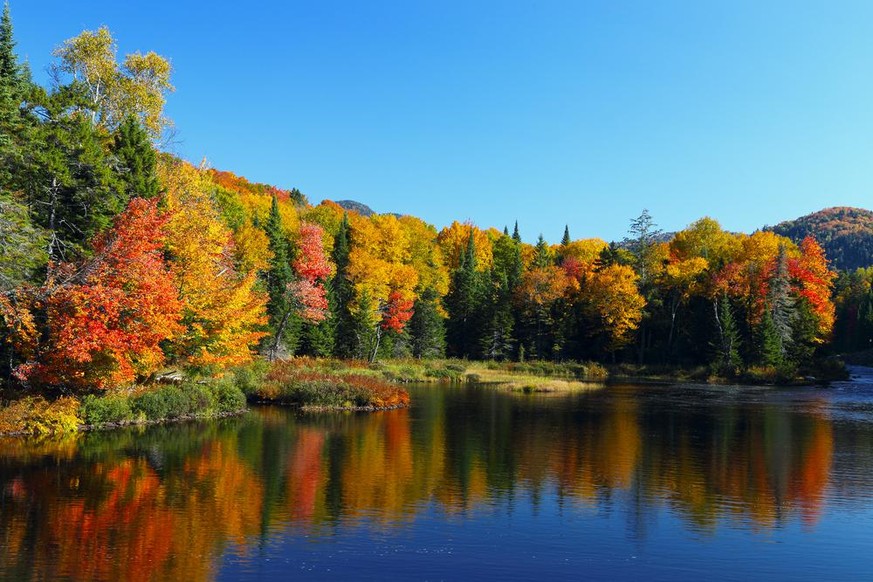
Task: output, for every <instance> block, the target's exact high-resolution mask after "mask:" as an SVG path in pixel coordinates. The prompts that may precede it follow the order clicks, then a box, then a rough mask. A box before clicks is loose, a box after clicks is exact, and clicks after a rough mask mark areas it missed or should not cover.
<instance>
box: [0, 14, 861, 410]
mask: <svg viewBox="0 0 873 582" xmlns="http://www.w3.org/2000/svg"><path fill="white" fill-rule="evenodd" d="M116 53H117V49H116V44H115V40H114V39H113V37H112V35H111V33H110V32H109V31H108V30H107V29H105V28H101V29H99V30H97V31H85V32H83V33H81V34H80V35H79V36H77V37H75V38H72V39H69V40H67V41H65V42H64V43H62V44H61V45H60V46H59V47H58V48H57V49H56V51H55V53H54V54H55V57H56V61H55V64H54V73H55V74H54V75H53V76H52V78H53V82H52V84H51V86H48V87H42V86H39V85H37V84H35V83H34V82H33V81H32V80H31V76H30V74H29V72H28V71H27V69H26V66H24V65H22V64H20V60H19V59H18V57H17V55H16V54H15V42H14V35H13V28H12V21H11V17H10V13H9V9H8V6H7V7H6V9H5V11H4V13H3V17H2V25H0V134H2V139H0V241H2V245H0V377H2V379H3V383H4V385H5V386H6V389H7V390H12V391H14V393H15V394H20V395H23V396H24V397H25V398H29V399H30V400H22V401H20V402H18V403H16V404H15V406H21V407H25V408H26V407H27V406H31V407H34V408H38V407H40V406H42V403H41V401H40V400H38V399H37V398H38V397H45V398H49V399H50V400H51V399H52V398H57V397H58V396H63V397H76V398H77V399H78V400H80V401H81V403H82V406H83V407H84V409H85V410H86V413H87V414H95V415H99V414H103V412H97V410H98V409H97V408H94V407H95V406H104V407H108V406H110V404H109V402H110V401H111V398H110V399H104V400H99V402H101V404H100V405H97V404H96V403H97V402H98V400H93V399H92V400H87V399H88V398H91V397H92V396H90V395H94V394H101V393H102V394H119V393H123V392H124V391H131V390H133V392H136V389H133V388H131V387H134V386H141V385H151V384H152V383H153V381H154V379H155V378H156V377H157V376H158V375H159V374H160V373H161V372H162V371H163V370H165V369H167V368H173V369H180V370H183V371H184V372H185V374H187V375H198V376H199V377H204V378H220V377H222V376H223V375H224V374H227V373H228V372H229V370H232V369H236V368H239V367H240V366H246V365H250V364H251V363H252V362H256V361H258V360H259V359H261V358H265V359H267V360H270V361H279V360H283V359H287V358H291V357H295V356H310V357H313V358H315V357H317V358H326V360H325V361H327V362H333V361H336V359H341V360H354V361H363V362H365V363H366V368H367V372H366V373H364V372H363V370H361V372H360V373H357V374H353V375H342V377H341V378H337V375H336V374H334V372H336V370H334V371H333V372H331V373H330V374H327V373H326V372H325V371H324V370H321V369H319V366H323V364H321V363H319V364H317V365H315V364H313V365H315V368H313V369H311V370H305V371H304V369H302V368H297V367H295V366H297V364H289V365H288V366H287V367H285V368H282V367H281V366H278V367H277V368H276V369H277V370H279V369H282V370H284V371H285V372H287V373H288V374H289V376H288V377H287V378H283V379H281V381H280V380H279V379H277V380H276V381H275V382H273V383H272V384H269V383H268V386H269V387H268V388H263V387H262V388H260V389H259V390H260V392H258V391H256V392H254V393H250V394H259V395H258V397H259V398H263V399H265V400H271V399H277V400H282V401H285V400H287V401H294V402H297V403H301V404H312V405H314V404H317V402H318V400H319V398H318V397H316V396H314V395H315V394H316V393H319V392H323V393H324V399H326V400H327V401H329V402H330V403H332V404H334V405H337V404H342V405H345V404H346V403H352V404H353V405H354V406H359V407H381V406H379V404H380V403H382V404H385V405H387V406H394V405H398V404H400V403H401V402H402V397H401V396H397V395H393V393H391V394H389V393H388V392H385V390H388V389H387V388H385V387H384V386H381V385H380V386H376V385H375V384H374V385H370V386H367V387H366V389H365V390H364V392H361V389H360V388H361V386H364V384H366V382H369V380H365V379H366V378H374V377H376V374H374V373H371V372H372V371H373V370H374V369H375V372H378V373H379V375H380V376H381V378H382V379H383V380H397V381H411V380H422V379H431V378H443V379H450V380H455V379H459V378H460V377H461V374H474V375H475V374H476V373H477V372H475V371H473V370H463V371H462V370H457V369H455V368H453V366H455V367H457V365H456V364H451V363H449V364H445V363H441V362H442V360H441V359H442V358H445V357H450V358H455V359H462V360H487V361H494V362H502V363H507V365H508V363H516V364H517V365H519V366H521V365H528V366H534V367H537V366H539V367H542V369H543V370H545V369H546V367H547V366H558V365H561V366H573V365H574V364H567V363H566V362H572V361H577V362H583V361H584V362H595V363H596V364H585V365H584V366H588V367H589V368H590V369H591V370H594V371H595V372H592V374H591V375H592V376H600V375H601V373H600V372H599V371H597V370H599V368H597V366H602V365H620V364H623V363H624V364H634V365H637V366H652V365H657V366H662V367H673V368H681V369H690V368H695V367H704V368H706V369H707V370H708V372H709V375H711V376H713V377H719V378H727V379H742V378H747V377H749V375H750V374H754V371H755V370H759V369H765V370H773V371H774V374H773V378H774V379H776V380H780V379H793V378H797V377H799V376H803V375H807V374H808V375H817V374H811V373H808V372H807V370H809V369H814V368H815V367H816V362H819V361H822V360H821V357H822V356H823V355H825V354H826V353H827V351H828V349H829V344H830V342H831V341H832V338H833V335H832V333H833V329H834V327H835V317H836V314H845V316H846V321H845V322H838V323H837V325H836V329H837V330H843V329H844V327H845V326H851V325H853V324H852V323H851V322H852V321H854V319H853V318H854V317H856V315H857V314H858V313H860V312H859V311H858V309H855V308H854V307H851V306H852V305H855V303H858V302H860V303H863V301H868V300H869V297H870V291H869V278H866V279H865V278H864V277H861V278H860V279H857V280H856V279H852V280H851V281H850V282H849V283H846V284H845V285H843V286H842V287H840V289H842V290H843V291H844V292H843V293H842V295H839V297H840V298H841V301H842V302H841V303H840V305H841V309H840V310H838V311H835V305H834V302H833V301H832V295H831V292H832V288H833V281H834V279H835V278H836V276H837V274H836V273H835V272H833V271H832V270H831V269H830V268H829V267H828V262H827V259H826V257H825V256H824V253H823V252H822V249H821V247H820V246H819V245H818V244H817V243H816V241H815V240H814V239H813V238H811V237H808V238H806V239H804V240H803V241H802V242H801V243H799V244H795V243H794V242H792V241H791V240H790V239H788V238H785V237H782V236H779V235H777V234H774V233H773V232H755V233H753V234H751V235H746V234H736V233H731V232H727V231H725V230H723V229H722V228H721V227H720V226H719V224H718V222H716V221H715V220H713V219H711V218H702V219H700V220H699V221H697V222H695V223H693V224H691V225H690V226H689V227H688V228H686V229H685V230H682V231H680V232H678V233H676V234H675V235H672V236H663V235H662V233H660V231H659V230H658V229H657V228H656V227H655V224H654V222H653V220H652V218H651V217H650V216H649V214H648V212H645V211H644V212H643V213H642V214H641V215H640V216H639V217H638V218H637V219H634V220H633V221H632V222H631V224H630V228H629V232H628V236H627V238H626V239H625V240H624V241H620V242H614V243H607V242H606V241H603V240H600V239H595V238H582V239H573V238H572V237H571V236H570V231H569V228H566V229H565V233H564V237H563V239H562V240H561V241H560V243H559V244H549V243H547V242H546V241H545V240H544V239H543V238H542V236H540V237H539V240H538V241H537V243H536V244H533V245H532V244H528V243H525V242H524V241H523V240H522V237H521V235H520V231H519V226H518V224H515V225H514V228H513V230H512V232H511V233H510V230H509V228H507V227H504V228H503V229H502V230H500V229H495V228H480V227H477V226H475V225H473V224H470V223H464V224H462V223H459V222H454V223H452V224H451V225H450V226H448V227H446V228H443V229H441V230H437V229H436V228H435V227H433V226H432V225H430V224H427V223H426V222H424V221H422V220H421V219H418V218H415V217H412V216H396V215H393V214H376V215H372V216H365V215H362V214H359V213H357V212H354V211H350V210H345V209H343V208H342V207H340V206H339V205H337V204H335V203H333V202H331V201H323V202H322V203H320V204H318V205H312V204H310V203H309V201H308V200H307V198H306V197H305V196H304V195H303V194H302V193H301V192H299V191H298V190H296V189H290V190H287V189H280V188H276V187H273V186H269V185H264V184H257V183H252V182H250V181H248V180H246V179H244V178H241V177H238V176H236V175H234V174H232V173H230V172H225V171H219V170H216V169H213V168H209V167H208V166H207V165H205V164H201V165H200V166H194V165H192V164H190V163H188V162H186V161H184V160H181V159H178V158H177V157H174V156H172V155H170V154H168V153H165V152H161V151H160V148H159V145H160V144H161V143H163V139H164V138H165V137H166V136H167V135H168V131H169V129H170V127H171V122H170V120H169V119H167V117H166V115H165V112H164V103H165V101H166V97H167V95H168V93H169V92H170V91H172V90H173V87H172V85H171V73H172V71H171V68H170V65H169V61H168V60H166V59H165V58H163V57H162V56H160V55H157V54H155V53H152V52H149V53H146V54H143V53H133V54H129V55H127V56H125V57H124V58H123V59H119V58H118V56H117V54H116ZM865 284H866V285H867V287H866V288H865V287H864V285H865ZM865 289H866V291H865ZM864 292H866V293H867V295H866V296H865V295H864ZM865 297H866V299H865ZM853 302H855V303H853ZM860 303H859V304H860ZM868 311H869V310H868ZM864 313H866V312H864ZM856 328H857V326H856V327H855V328H852V329H853V330H855V329H856ZM864 329H866V328H864ZM868 331H869V330H868ZM868 331H861V332H858V333H859V334H861V335H863V334H865V333H868ZM847 333H849V332H847ZM851 333H855V332H854V331H853V332H851ZM849 335H851V334H849ZM861 335H859V336H858V338H857V339H856V340H852V341H856V342H862V341H863V338H861ZM852 337H855V336H854V335H853V336H852ZM864 338H866V336H864ZM385 360H391V362H390V363H385V364H380V362H381V361H385ZM394 360H399V361H402V362H411V361H412V360H420V361H421V362H423V363H421V364H415V365H413V364H411V363H395V362H394ZM303 361H308V362H310V363H313V362H315V360H303ZM324 365H328V364H324ZM329 365H334V364H329ZM343 365H345V364H343ZM350 365H351V366H353V367H354V366H357V364H354V365H352V364H350ZM380 365H383V366H384V369H381V370H380V369H379V366H380ZM495 365H496V364H495ZM580 365H581V364H580ZM340 367H341V366H340ZM292 371H293V373H292ZM275 373H276V374H278V373H279V372H275ZM306 374H310V375H311V378H309V379H307V380H304V378H306V377H307V376H306ZM587 374H588V373H587V372H586V374H585V375H587ZM496 375H497V372H496V371H495V370H494V369H492V368H488V369H487V370H483V371H482V373H480V374H479V376H480V377H483V376H487V377H492V378H493V377H495V376H496ZM529 375H530V376H542V375H543V374H542V373H539V372H533V371H532V372H531V373H530V374H529ZM353 376H360V379H352V377H353ZM571 376H572V374H571ZM197 386H198V384H196V383H183V384H181V385H180V386H177V387H174V388H172V389H169V388H167V389H165V390H169V391H170V392H173V394H172V395H169V392H167V393H166V394H168V395H167V396H166V398H167V399H168V402H170V401H171V402H172V404H167V406H168V407H169V408H170V409H173V410H178V411H179V412H178V414H177V416H185V415H191V414H196V412H195V408H196V406H195V405H194V404H192V403H197V402H200V403H203V404H204V406H206V410H210V409H211V408H210V406H211V407H212V408H215V407H214V406H213V405H212V404H210V403H211V402H212V401H211V400H210V398H211V396H209V395H204V394H201V393H200V389H199V388H197ZM162 390H164V389H162ZM367 390H369V391H370V392H367ZM177 392H181V393H184V394H183V396H179V394H177ZM188 392H190V394H189V393H188ZM362 394H363V395H362ZM137 398H145V400H144V401H139V400H137V401H136V402H138V403H139V404H137V403H134V402H129V403H128V405H127V408H125V405H124V404H121V403H120V402H121V401H112V402H113V403H114V404H112V406H117V409H113V410H116V411H115V412H114V413H112V414H109V412H106V414H108V415H109V417H110V418H118V419H120V420H117V421H112V422H127V421H128V419H129V418H138V417H139V416H138V415H139V414H140V413H142V415H144V416H145V417H146V418H151V417H150V416H149V414H150V412H148V411H146V410H143V409H142V407H143V406H146V404H145V403H146V402H150V400H149V399H152V398H154V399H157V400H156V401H155V402H158V401H159V400H160V398H163V397H160V398H159V397H157V396H155V397H152V396H148V397H147V396H144V395H143V396H139V397H137ZM398 399H399V400H398ZM46 402H47V403H48V404H46V406H49V407H51V406H56V407H59V408H63V407H64V406H65V404H63V402H66V401H57V402H50V401H49V400H46ZM86 402H91V406H92V408H90V409H89V408H88V405H86ZM161 402H162V401H161ZM28 403H29V404H28ZM185 403H187V404H185ZM154 405H155V406H158V407H160V406H163V405H162V404H154ZM138 406H139V407H140V408H137V407H138ZM177 407H178V408H177ZM186 407H187V408H186ZM128 408H129V409H130V410H129V412H128ZM88 410H90V411H91V412H87V411H88ZM101 410H102V409H101ZM113 414H114V415H115V416H113ZM174 414H176V413H174ZM64 422H65V421H64Z"/></svg>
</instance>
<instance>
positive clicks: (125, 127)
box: [113, 117, 160, 200]
mask: <svg viewBox="0 0 873 582" xmlns="http://www.w3.org/2000/svg"><path fill="white" fill-rule="evenodd" d="M113 151H114V153H115V156H116V157H117V158H118V161H119V163H120V165H121V168H122V169H121V182H122V184H123V187H122V189H123V192H124V198H125V199H127V200H130V199H131V198H135V197H139V198H155V197H156V196H157V195H158V194H159V192H160V185H159V184H158V175H157V173H156V171H155V164H156V162H157V158H156V156H155V150H154V148H153V147H152V144H151V141H150V140H149V134H148V133H147V132H146V130H145V129H144V128H143V127H142V125H140V123H139V122H138V121H137V120H136V118H135V117H128V118H127V119H126V120H125V121H124V123H122V124H121V126H120V127H119V128H118V131H116V133H115V143H114V147H113Z"/></svg>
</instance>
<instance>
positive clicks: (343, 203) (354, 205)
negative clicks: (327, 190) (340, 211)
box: [336, 200, 375, 217]
mask: <svg viewBox="0 0 873 582" xmlns="http://www.w3.org/2000/svg"><path fill="white" fill-rule="evenodd" d="M336 203H337V204H338V205H339V206H340V207H341V208H345V209H346V210H351V211H352V212H357V213H358V214H360V215H361V216H364V217H370V216H373V215H374V214H375V212H373V209H372V208H370V207H369V206H367V205H366V204H364V203H363V202H357V201H355V200H337V201H336Z"/></svg>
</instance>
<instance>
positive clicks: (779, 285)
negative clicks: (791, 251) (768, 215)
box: [768, 246, 797, 357]
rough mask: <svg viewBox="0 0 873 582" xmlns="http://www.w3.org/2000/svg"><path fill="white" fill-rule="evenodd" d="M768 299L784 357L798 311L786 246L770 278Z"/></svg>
mask: <svg viewBox="0 0 873 582" xmlns="http://www.w3.org/2000/svg"><path fill="white" fill-rule="evenodd" d="M768 299H769V303H770V314H771V316H772V319H773V326H774V328H775V329H776V333H777V334H778V335H779V344H780V345H781V346H782V356H783V357H784V356H785V354H786V353H787V350H788V348H789V346H790V345H791V340H792V331H793V326H794V318H795V315H796V312H797V310H796V307H795V303H794V298H793V297H792V296H791V280H790V278H789V274H788V255H787V253H786V252H785V247H784V246H780V247H779V255H778V256H777V259H776V271H775V273H774V274H773V277H772V278H771V280H770V290H769V297H768Z"/></svg>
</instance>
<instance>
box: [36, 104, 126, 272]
mask: <svg viewBox="0 0 873 582" xmlns="http://www.w3.org/2000/svg"><path fill="white" fill-rule="evenodd" d="M35 130H36V133H35V136H34V140H35V142H36V143H39V144H40V146H39V147H38V148H33V151H32V152H31V154H30V159H29V161H28V163H27V164H25V166H24V167H23V169H22V172H21V174H20V177H21V188H22V190H23V191H24V193H25V198H26V201H27V204H28V206H29V207H30V211H31V214H32V217H33V221H34V224H35V225H37V226H39V227H41V228H43V229H44V230H46V231H48V232H49V244H48V249H47V251H48V254H49V257H50V258H51V259H52V261H54V262H60V261H64V260H71V259H74V258H76V257H78V256H82V255H84V254H87V250H86V249H87V243H88V241H90V240H91V238H93V237H94V235H96V234H97V233H98V232H101V231H102V230H104V229H105V228H106V227H108V226H109V225H110V224H111V223H112V219H113V218H114V217H115V216H116V215H117V214H118V213H119V212H121V211H122V210H123V209H124V206H125V200H124V197H123V196H122V194H121V192H120V185H119V182H118V175H117V173H116V172H115V171H114V163H113V162H112V160H111V156H110V155H109V152H108V151H107V148H106V147H105V144H106V141H107V139H106V137H107V136H106V135H105V134H104V133H103V131H102V130H100V129H99V128H97V127H95V126H94V125H92V124H91V122H90V121H89V120H87V119H85V118H83V117H82V116H74V117H61V118H57V119H55V121H53V122H51V123H42V124H39V125H38V126H37V127H36V128H35Z"/></svg>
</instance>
